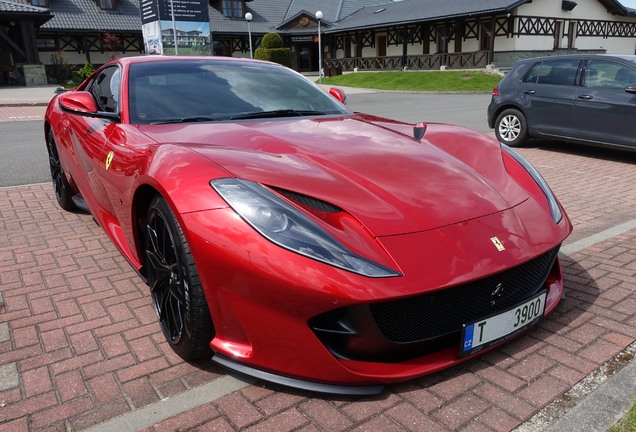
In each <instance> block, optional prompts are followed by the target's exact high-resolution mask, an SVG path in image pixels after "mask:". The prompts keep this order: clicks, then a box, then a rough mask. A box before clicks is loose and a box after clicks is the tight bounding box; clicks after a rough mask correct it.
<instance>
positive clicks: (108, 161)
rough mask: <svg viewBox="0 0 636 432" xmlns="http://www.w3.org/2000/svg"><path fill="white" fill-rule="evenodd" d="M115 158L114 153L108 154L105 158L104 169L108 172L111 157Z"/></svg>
mask: <svg viewBox="0 0 636 432" xmlns="http://www.w3.org/2000/svg"><path fill="white" fill-rule="evenodd" d="M114 156H115V153H113V152H112V151H110V152H108V156H106V169H107V170H108V168H110V164H111V163H112V162H113V157H114Z"/></svg>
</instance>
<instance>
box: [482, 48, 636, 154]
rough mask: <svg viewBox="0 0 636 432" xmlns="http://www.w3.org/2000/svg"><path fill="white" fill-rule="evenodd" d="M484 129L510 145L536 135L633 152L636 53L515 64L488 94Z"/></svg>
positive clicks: (538, 59)
mask: <svg viewBox="0 0 636 432" xmlns="http://www.w3.org/2000/svg"><path fill="white" fill-rule="evenodd" d="M488 125H489V126H490V127H491V128H494V129H495V133H496V135H497V138H498V139H499V140H500V141H501V142H503V143H505V144H507V145H509V146H518V145H521V144H523V143H524V142H525V141H526V140H527V139H528V138H529V137H535V138H553V139H559V140H564V141H572V142H577V143H584V144H593V145H601V146H612V147H618V148H623V149H626V150H633V151H636V55H579V54H576V55H564V56H550V57H540V58H532V59H524V60H519V61H518V62H517V63H515V65H514V66H513V67H512V70H511V71H510V72H509V73H508V74H507V75H506V76H505V77H504V78H503V79H502V80H501V81H500V82H499V84H498V85H497V86H496V87H495V89H494V90H493V93H492V99H491V101H490V105H489V106H488Z"/></svg>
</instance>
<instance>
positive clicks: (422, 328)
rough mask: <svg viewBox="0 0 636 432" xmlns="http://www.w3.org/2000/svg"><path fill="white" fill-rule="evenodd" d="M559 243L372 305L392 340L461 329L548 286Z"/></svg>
mask: <svg viewBox="0 0 636 432" xmlns="http://www.w3.org/2000/svg"><path fill="white" fill-rule="evenodd" d="M558 249H559V248H558V247H556V248H554V249H552V250H550V251H548V252H546V253H545V254H543V255H541V256H539V257H537V258H535V259H533V260H531V261H528V262H526V263H524V264H522V265H519V266H517V267H514V268H511V269H508V270H505V271H503V272H501V273H498V274H495V275H492V276H489V277H486V278H484V279H480V280H477V281H474V282H470V283H467V284H464V285H459V286H456V287H453V288H447V289H443V290H439V291H436V292H433V293H429V294H424V295H420V296H417V297H409V298H406V299H402V300H397V301H392V302H384V303H376V304H372V305H371V306H370V309H371V313H372V315H373V319H374V320H375V322H376V324H377V326H378V328H379V329H380V331H381V332H382V334H383V335H384V337H386V338H387V339H388V340H390V341H392V342H395V343H409V342H418V341H425V340H429V339H433V338H439V337H442V336H444V335H448V334H451V333H456V332H459V331H461V329H462V324H466V323H469V322H472V321H476V320H479V319H481V318H484V317H487V316H489V315H493V314H496V313H499V312H502V311H504V310H506V309H509V308H511V307H512V306H514V305H516V304H518V303H520V302H522V301H523V300H525V299H528V298H530V297H531V296H533V295H534V294H536V293H538V292H539V291H540V290H541V289H543V285H544V283H545V280H546V279H547V277H548V274H549V272H550V269H551V268H552V265H553V263H554V260H555V258H556V255H557V253H558Z"/></svg>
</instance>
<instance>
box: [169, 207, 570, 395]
mask: <svg viewBox="0 0 636 432" xmlns="http://www.w3.org/2000/svg"><path fill="white" fill-rule="evenodd" d="M520 214H521V215H523V216H524V217H523V222H522V220H521V219H520V218H519V215H520ZM181 217H182V219H183V226H186V227H187V228H188V231H187V232H186V236H187V237H188V241H189V243H190V247H191V250H192V253H193V256H194V258H195V262H196V263H197V268H198V270H199V274H200V277H201V280H202V283H203V286H204V289H205V293H206V298H207V300H208V305H209V307H210V312H211V315H212V318H213V321H214V325H215V331H216V336H215V338H214V339H213V340H212V342H211V346H212V348H213V350H214V351H215V353H216V354H217V356H215V357H216V358H217V361H218V362H219V363H222V364H224V365H226V366H228V367H230V368H232V369H234V370H238V371H239V372H242V373H248V374H249V375H254V376H258V377H260V378H263V379H268V380H270V381H275V382H280V383H283V384H285V385H292V386H295V387H302V388H310V389H312V390H315V391H325V392H329V393H333V392H336V393H346V392H344V391H336V390H334V391H329V390H328V389H340V388H341V387H342V386H343V385H344V386H353V387H354V391H355V392H356V393H353V394H360V393H373V392H377V389H378V387H377V385H378V384H384V383H390V382H396V381H402V380H407V379H411V378H414V377H418V376H421V375H424V374H427V373H431V372H434V371H437V370H440V369H443V368H445V367H448V366H451V365H453V364H456V363H459V362H461V361H463V360H465V359H466V358H462V357H460V356H459V336H458V334H457V329H456V328H454V329H451V331H447V330H448V329H445V330H443V331H442V332H441V333H443V334H433V336H432V337H430V335H427V333H426V331H423V330H422V329H417V332H419V333H417V334H416V335H415V336H414V337H413V336H406V338H405V339H403V338H401V337H400V336H399V335H400V334H401V332H402V330H400V329H399V327H400V326H402V327H404V326H403V323H401V322H400V321H401V319H402V318H404V319H405V320H406V321H409V322H410V323H411V324H409V325H407V326H406V328H409V329H410V327H417V326H419V324H420V323H419V321H418V319H417V317H418V314H421V313H422V307H423V306H426V305H427V304H429V303H430V304H433V305H438V306H440V308H442V309H443V312H442V313H443V314H450V315H452V314H454V312H455V310H456V309H455V307H456V305H453V304H451V303H452V302H453V301H454V300H453V301H451V300H448V299H444V296H445V295H446V292H447V291H448V292H450V291H451V290H452V289H453V287H460V288H461V287H463V288H461V289H463V290H467V291H464V292H473V291H479V290H480V288H478V287H476V285H474V282H475V281H477V282H475V283H477V284H479V283H480V282H484V281H486V283H485V285H484V287H485V288H481V290H482V291H483V293H486V294H487V295H488V296H489V295H490V293H491V291H492V289H491V287H490V285H489V284H490V283H491V282H488V280H489V278H492V277H495V278H496V277H499V275H500V274H502V273H505V272H508V271H509V270H510V269H512V268H515V267H517V266H520V265H522V264H523V265H526V263H529V262H533V261H535V260H539V261H540V262H541V263H542V264H541V265H539V267H541V268H542V270H541V271H540V272H539V273H540V275H539V276H538V279H537V278H535V279H536V280H535V282H536V283H530V284H529V285H528V287H529V288H528V287H527V288H524V290H521V291H520V292H519V293H517V294H516V295H515V296H512V297H511V298H510V299H509V301H510V302H513V303H514V302H516V301H518V300H519V299H524V298H526V296H527V297H530V296H531V295H532V294H533V293H534V292H535V290H540V289H546V290H547V292H548V295H547V299H546V310H545V314H548V313H549V312H550V311H552V310H553V309H554V307H556V305H557V304H558V302H559V300H560V298H561V294H562V292H563V280H562V274H561V269H560V265H559V261H558V258H557V257H556V252H557V250H558V245H560V244H561V242H562V241H563V240H564V239H565V238H566V237H567V235H568V234H569V233H570V231H571V225H570V223H569V221H568V219H567V217H565V218H564V219H563V220H562V221H561V222H560V223H559V224H558V225H555V224H554V223H553V222H552V220H551V219H550V216H549V215H547V214H546V212H545V210H544V209H542V208H541V207H540V206H539V205H538V204H537V203H536V202H534V201H533V200H531V199H529V200H527V201H525V202H524V203H522V204H520V205H519V206H517V207H516V208H514V209H510V210H507V211H504V212H500V213H497V214H493V215H490V216H486V217H483V218H480V219H477V220H472V221H467V222H463V223H460V224H457V225H452V226H448V227H444V228H441V229H437V230H432V231H428V232H421V233H414V234H409V235H404V236H392V237H387V238H381V239H379V240H380V241H381V243H382V245H383V246H384V247H385V248H386V250H387V252H388V253H389V254H390V255H391V256H392V257H393V258H394V259H395V261H396V262H397V263H398V264H399V266H400V271H401V272H402V273H403V275H404V276H402V277H395V278H385V279H371V278H365V277H363V276H360V275H355V274H352V273H349V272H346V271H343V270H339V269H336V268H333V267H330V266H328V265H325V264H322V263H318V262H315V261H313V260H310V259H308V258H305V257H302V256H300V255H297V254H294V253H292V252H289V251H286V250H283V249H281V248H279V247H277V246H275V245H273V244H272V243H270V242H268V241H267V240H265V239H264V238H262V237H261V236H260V235H259V234H257V233H255V232H254V230H252V229H251V228H250V227H249V226H247V225H246V224H241V223H237V220H236V218H237V216H236V215H235V214H234V212H233V211H231V210H229V209H219V210H212V211H207V212H198V213H191V214H186V215H181ZM218 227H223V228H222V229H219V228H218ZM493 236H496V237H497V238H498V239H499V240H500V241H501V242H502V243H503V244H504V245H505V246H506V250H505V252H500V251H498V250H497V248H495V247H494V246H493V243H492V242H491V240H490V238H491V237H493ZM531 273H534V272H531ZM535 276H536V275H535ZM521 277H523V278H526V277H527V275H526V274H525V273H524V274H523V275H521V276H520V275H519V274H516V275H515V274H513V275H512V276H511V280H512V281H513V282H511V283H512V284H513V285H514V280H515V279H518V278H521ZM506 283H508V282H506ZM466 287H468V288H466ZM484 295H485V294H484ZM440 296H441V297H440ZM459 297H460V298H461V297H463V295H461V294H460V296H459ZM478 297H479V295H476V297H473V300H471V301H470V302H471V303H473V302H474V301H475V300H474V298H478ZM438 298H440V299H439V300H438ZM417 303H419V306H416V307H414V308H412V309H409V310H408V311H406V312H404V310H405V309H404V306H408V307H410V306H411V305H413V304H417ZM506 304H507V303H500V304H499V305H498V306H499V307H501V308H504V307H505V305H506ZM469 306H470V305H469ZM383 308H388V309H391V308H394V309H395V310H393V311H390V312H388V313H386V312H382V311H381V309H383ZM469 309H470V308H469ZM491 313H492V310H490V309H489V310H484V311H483V315H481V316H485V315H489V314H491ZM383 314H387V315H388V316H389V317H390V318H391V317H392V318H391V319H389V321H391V322H390V323H389V324H388V327H391V326H392V325H394V324H395V325H397V327H398V330H397V334H398V336H397V337H396V336H395V334H393V333H392V331H391V330H390V331H388V332H387V330H386V328H384V327H386V326H387V325H385V324H381V325H378V321H382V320H381V319H378V316H381V315H383ZM479 316H480V311H479V307H477V308H476V309H474V310H473V311H472V312H470V313H469V314H465V313H464V314H463V315H461V314H458V316H457V317H456V319H455V321H456V322H455V324H453V325H456V324H457V323H460V326H461V323H465V322H467V321H471V320H472V319H473V318H479ZM393 321H394V322H395V323H393ZM427 331H428V330H427ZM433 332H435V330H433ZM394 333H395V332H394ZM387 335H388V336H387ZM467 358H470V357H467ZM276 377H281V378H282V379H275V378H276ZM286 380H287V381H288V382H285V381H286ZM290 382H291V383H293V384H290ZM307 382H312V383H319V386H318V387H321V386H322V387H323V388H324V389H323V390H320V389H316V388H313V387H312V386H313V384H312V385H311V386H309V385H307V386H305V385H302V383H307ZM359 386H362V387H359ZM368 386H371V387H369V388H371V389H372V390H373V391H367V390H362V389H363V388H367V387H368Z"/></svg>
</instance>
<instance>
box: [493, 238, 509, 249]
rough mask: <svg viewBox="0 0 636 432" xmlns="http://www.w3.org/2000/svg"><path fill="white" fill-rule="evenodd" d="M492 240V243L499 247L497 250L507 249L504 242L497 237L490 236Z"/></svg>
mask: <svg viewBox="0 0 636 432" xmlns="http://www.w3.org/2000/svg"><path fill="white" fill-rule="evenodd" d="M490 241H491V242H492V244H494V245H495V247H496V248H497V250H498V251H499V252H503V251H505V250H506V248H505V247H504V245H503V243H502V242H500V241H499V239H498V238H497V237H490Z"/></svg>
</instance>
